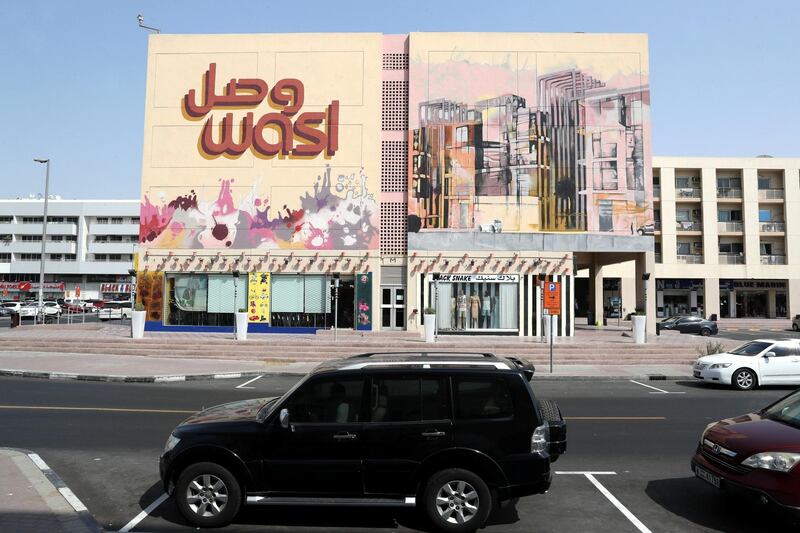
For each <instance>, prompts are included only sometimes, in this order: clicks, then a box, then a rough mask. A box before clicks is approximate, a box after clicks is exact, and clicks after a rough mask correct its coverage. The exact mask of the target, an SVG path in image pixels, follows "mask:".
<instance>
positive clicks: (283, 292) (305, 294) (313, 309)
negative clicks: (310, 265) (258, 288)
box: [271, 274, 355, 329]
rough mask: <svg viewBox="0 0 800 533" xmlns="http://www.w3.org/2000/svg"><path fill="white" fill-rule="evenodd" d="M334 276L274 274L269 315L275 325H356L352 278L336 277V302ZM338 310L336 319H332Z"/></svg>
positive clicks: (323, 326)
mask: <svg viewBox="0 0 800 533" xmlns="http://www.w3.org/2000/svg"><path fill="white" fill-rule="evenodd" d="M336 293H337V291H336V287H335V280H334V278H333V277H331V276H314V275H307V276H306V275H304V276H299V275H291V274H288V275H280V274H278V275H273V276H272V318H271V324H272V326H274V327H289V328H298V327H312V328H330V327H332V326H334V324H335V325H336V326H337V327H338V328H340V329H352V328H353V327H354V326H355V322H354V312H355V281H354V278H353V277H351V276H350V277H345V276H343V277H342V278H340V279H339V289H338V305H336V300H337V294H336ZM334 311H338V321H335V320H334Z"/></svg>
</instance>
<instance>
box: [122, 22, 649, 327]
mask: <svg viewBox="0 0 800 533" xmlns="http://www.w3.org/2000/svg"><path fill="white" fill-rule="evenodd" d="M478 43H479V45H478ZM648 84H649V81H648V59H647V40H646V37H645V36H643V35H605V34H595V35H592V34H458V33H412V34H409V35H400V36H384V35H380V34H281V35H260V34H259V35H180V36H178V35H153V36H151V37H150V45H149V56H148V77H147V94H146V110H145V139H144V160H143V171H142V198H141V217H140V218H141V230H140V238H139V240H140V243H139V252H138V260H137V271H138V272H139V288H140V290H139V299H140V301H141V302H142V303H144V304H145V306H146V308H147V310H148V322H147V327H148V329H162V328H178V329H195V328H202V329H209V330H214V329H218V330H221V329H230V327H231V325H232V313H233V311H234V310H237V309H239V308H245V307H246V308H247V309H248V311H249V313H250V329H251V331H264V332H268V331H313V330H316V329H319V328H330V327H331V326H332V325H333V323H334V322H336V321H338V325H339V327H345V328H356V329H364V330H369V329H375V330H377V329H419V328H420V327H421V325H422V324H421V322H422V316H421V315H422V310H423V309H424V308H426V307H429V306H430V307H435V308H436V310H437V314H438V315H439V329H440V331H441V332H442V333H448V332H459V333H503V334H514V335H538V334H540V332H541V324H542V302H541V294H540V291H539V290H538V287H539V283H540V282H541V281H544V280H548V281H558V282H561V285H560V286H559V290H560V291H561V292H562V293H563V297H562V306H563V309H562V313H561V315H560V316H559V319H558V330H559V333H560V334H563V335H569V334H571V333H572V330H573V323H574V317H573V316H572V315H573V304H572V302H573V301H574V283H573V276H574V274H575V272H576V269H578V268H582V267H589V268H590V269H592V271H593V272H594V271H597V269H599V268H601V267H602V266H603V265H608V264H614V263H618V262H621V261H629V260H634V261H635V262H636V265H637V272H638V271H641V273H642V274H643V273H645V272H650V271H652V269H648V267H649V266H650V265H652V263H653V253H652V250H653V238H652V237H651V236H650V235H652V231H653V229H652V228H653V208H652V171H651V164H650V97H649V94H650V93H649V85H648ZM234 273H240V274H241V275H239V276H238V277H235V276H234V275H233V274H234ZM638 300H640V301H641V302H640V303H642V305H643V304H644V285H643V286H642V294H641V296H640V298H638ZM334 315H336V316H334Z"/></svg>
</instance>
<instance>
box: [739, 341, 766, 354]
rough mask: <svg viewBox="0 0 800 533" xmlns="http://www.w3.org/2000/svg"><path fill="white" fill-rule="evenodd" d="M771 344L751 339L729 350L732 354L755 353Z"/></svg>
mask: <svg viewBox="0 0 800 533" xmlns="http://www.w3.org/2000/svg"><path fill="white" fill-rule="evenodd" d="M770 346H772V343H771V342H761V341H751V342H746V343H744V344H742V345H741V346H738V347H736V348H734V349H733V350H731V351H729V352H728V353H729V354H733V355H757V354H760V353H761V352H763V351H764V350H766V349H767V348H769V347H770Z"/></svg>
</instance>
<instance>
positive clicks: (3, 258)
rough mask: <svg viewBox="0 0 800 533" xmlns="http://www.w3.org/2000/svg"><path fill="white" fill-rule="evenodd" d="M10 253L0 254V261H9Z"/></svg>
mask: <svg viewBox="0 0 800 533" xmlns="http://www.w3.org/2000/svg"><path fill="white" fill-rule="evenodd" d="M10 262H11V254H0V263H10Z"/></svg>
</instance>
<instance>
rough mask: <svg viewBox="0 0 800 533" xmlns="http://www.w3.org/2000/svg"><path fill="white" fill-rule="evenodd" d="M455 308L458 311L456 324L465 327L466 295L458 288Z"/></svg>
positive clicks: (460, 327)
mask: <svg viewBox="0 0 800 533" xmlns="http://www.w3.org/2000/svg"><path fill="white" fill-rule="evenodd" d="M456 310H457V311H458V325H457V326H456V327H457V328H459V329H467V295H466V294H464V291H462V290H459V291H458V296H457V297H456Z"/></svg>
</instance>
